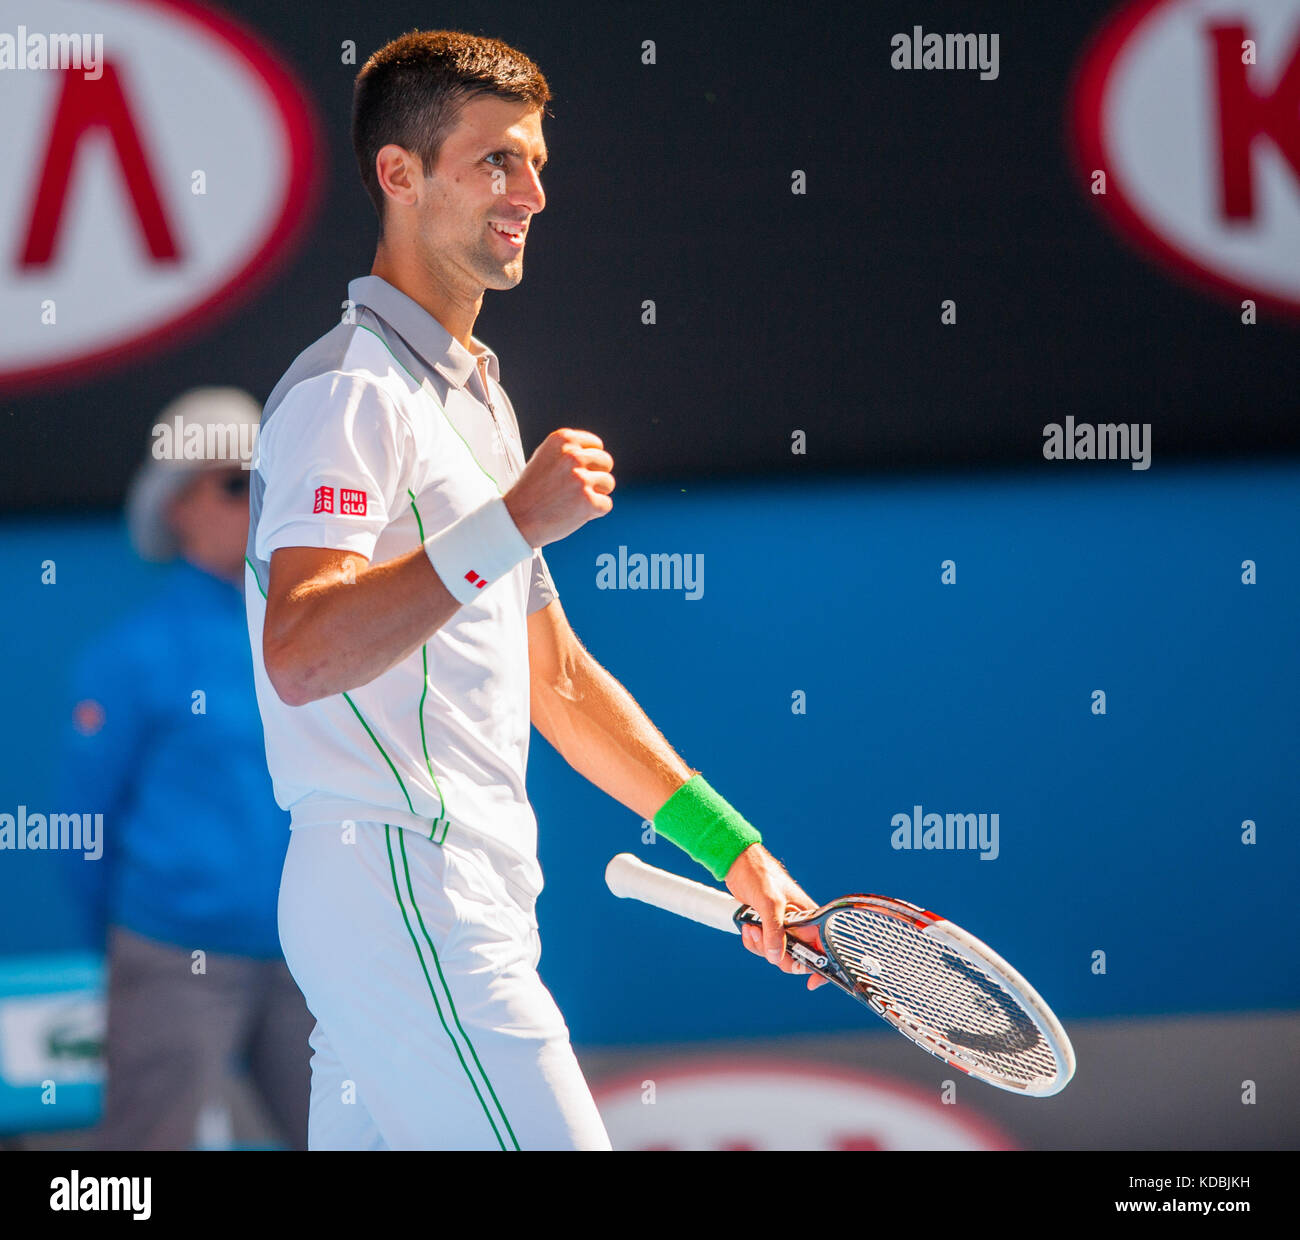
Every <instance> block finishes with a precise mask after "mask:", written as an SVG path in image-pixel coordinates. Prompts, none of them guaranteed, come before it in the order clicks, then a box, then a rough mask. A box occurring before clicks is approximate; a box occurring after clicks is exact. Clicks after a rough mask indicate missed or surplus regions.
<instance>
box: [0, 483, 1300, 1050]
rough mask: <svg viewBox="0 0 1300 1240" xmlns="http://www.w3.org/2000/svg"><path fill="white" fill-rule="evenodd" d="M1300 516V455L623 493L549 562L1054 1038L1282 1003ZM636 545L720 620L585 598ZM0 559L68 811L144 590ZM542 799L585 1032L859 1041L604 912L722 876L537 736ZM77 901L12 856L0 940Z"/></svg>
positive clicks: (757, 982)
mask: <svg viewBox="0 0 1300 1240" xmlns="http://www.w3.org/2000/svg"><path fill="white" fill-rule="evenodd" d="M1298 495H1300V466H1296V465H1294V464H1290V465H1288V464H1277V463H1264V462H1260V463H1249V464H1244V465H1236V466H1231V467H1227V466H1215V467H1204V468H1195V467H1181V468H1178V469H1161V468H1160V467H1159V466H1158V465H1157V466H1156V467H1153V468H1152V469H1151V470H1150V471H1148V472H1146V473H1142V472H1136V471H1131V470H1128V469H1126V468H1120V469H1115V468H1112V467H1108V466H1101V465H1098V466H1086V465H1085V466H1079V467H1074V468H1072V467H1070V466H1067V465H1062V466H1059V467H1055V466H1050V465H1044V467H1043V468H1042V469H1040V470H1038V471H1035V472H1034V473H1033V474H1032V475H1030V474H1004V475H982V476H975V475H968V476H961V477H958V476H952V475H947V476H943V477H939V476H934V477H926V476H906V477H903V476H898V477H894V478H891V479H883V480H882V479H843V480H836V479H830V480H825V479H824V480H821V481H819V482H817V483H810V484H808V485H806V486H796V485H793V484H781V485H773V484H764V483H746V484H734V485H733V484H728V485H717V484H714V485H710V486H695V485H689V486H688V488H687V489H686V490H684V491H683V490H682V489H681V488H680V487H677V486H672V487H666V486H655V487H652V486H646V485H637V484H630V485H628V486H626V487H620V488H619V490H618V492H617V493H616V503H615V508H614V511H613V513H612V514H611V515H610V516H609V517H607V518H604V519H603V520H600V521H597V522H594V523H591V524H589V525H587V526H586V527H584V529H583V530H581V531H580V532H579V533H578V534H576V535H575V536H574V537H572V538H570V539H569V540H567V541H566V542H564V543H562V544H560V545H557V546H554V547H551V548H549V549H548V559H549V561H550V563H551V566H552V569H553V571H554V574H555V576H556V579H557V583H558V585H559V589H560V593H561V598H562V601H563V604H564V607H565V610H566V612H567V613H568V615H569V618H570V620H571V621H572V623H573V626H574V628H575V629H576V630H577V632H578V634H579V635H580V636H581V637H582V638H583V639H584V641H585V642H586V644H587V645H588V647H589V649H591V651H592V652H593V653H594V654H595V655H596V657H597V658H599V659H600V660H601V661H602V662H603V663H605V665H606V666H607V667H608V668H609V669H610V670H611V671H612V672H613V673H614V674H615V675H616V676H617V677H618V678H619V679H620V680H622V681H623V683H624V684H626V685H627V687H628V688H629V689H630V690H631V692H632V693H633V695H634V696H635V697H636V698H637V699H638V700H639V701H640V702H641V704H642V705H643V706H644V707H645V709H646V711H647V713H648V714H649V715H650V717H651V718H652V719H653V720H654V721H655V722H656V723H657V724H658V725H659V726H660V728H661V729H662V730H663V731H664V733H665V735H666V736H667V737H668V738H669V740H670V741H671V742H672V743H673V744H674V746H675V747H676V748H677V749H678V750H679V751H680V752H681V753H682V755H683V756H684V757H685V759H686V760H687V761H688V762H689V763H690V764H691V765H693V766H695V767H697V768H699V769H702V770H703V771H704V772H705V774H706V776H707V777H708V778H709V779H710V781H711V782H712V783H713V784H714V785H715V786H716V787H717V788H718V789H719V790H720V791H722V792H723V794H724V795H725V796H727V797H728V798H729V799H730V800H732V801H733V802H734V803H735V804H736V805H737V806H738V807H739V808H740V809H741V810H742V811H743V812H744V813H745V814H746V815H747V816H748V817H749V818H750V819H751V820H752V821H753V822H754V823H755V824H756V825H757V826H758V827H759V828H760V829H761V830H762V831H763V832H764V833H765V836H766V838H767V841H768V843H769V844H770V846H771V847H772V848H773V850H774V851H775V852H776V853H777V854H778V855H779V856H780V857H782V858H783V859H784V860H785V861H786V863H787V864H788V865H789V867H790V868H791V870H792V872H793V873H794V874H795V876H796V877H797V878H798V879H799V880H800V882H801V883H802V884H803V885H804V886H805V887H806V888H807V889H808V890H809V891H810V893H811V894H813V895H814V896H815V897H817V898H820V899H829V898H832V897H833V896H836V895H840V894H843V893H844V892H845V891H849V890H868V891H879V892H883V893H887V894H891V895H897V896H901V897H902V898H904V899H910V900H912V901H914V902H916V903H918V904H923V905H925V906H927V907H929V908H932V909H935V910H936V911H938V912H940V913H943V914H944V915H946V916H949V917H951V918H952V919H953V920H955V921H958V922H959V923H961V924H963V925H964V926H966V927H967V928H968V929H969V930H971V931H972V932H973V933H975V934H977V935H979V936H980V937H982V938H985V939H986V940H987V941H988V942H990V943H991V944H992V945H993V946H994V947H995V948H996V949H997V950H999V951H1001V952H1002V953H1003V954H1004V955H1005V956H1006V957H1007V958H1008V959H1009V960H1010V961H1011V963H1012V964H1013V965H1015V966H1016V967H1017V968H1019V969H1020V970H1021V971H1022V972H1023V973H1025V974H1026V975H1027V976H1028V977H1029V978H1030V979H1031V980H1032V981H1033V982H1034V984H1035V985H1036V986H1037V987H1038V989H1039V990H1040V991H1041V992H1042V993H1043V995H1044V997H1045V998H1046V999H1047V1000H1048V1002H1049V1003H1051V1004H1052V1005H1053V1006H1054V1007H1055V1008H1056V1009H1057V1011H1058V1012H1059V1013H1060V1014H1061V1015H1062V1016H1063V1017H1065V1018H1067V1019H1068V1018H1070V1017H1080V1016H1115V1015H1125V1014H1141V1013H1156V1012H1175V1011H1176V1012H1196V1011H1226V1010H1233V1009H1260V1008H1294V1007H1297V1006H1300V970H1297V967H1296V965H1295V963H1294V951H1293V948H1292V945H1291V942H1290V939H1289V937H1288V936H1287V935H1286V933H1285V930H1286V928H1287V926H1288V925H1289V920H1284V915H1285V914H1286V913H1287V912H1289V908H1290V904H1291V902H1292V900H1293V897H1294V889H1295V878H1296V875H1297V873H1300V835H1298V834H1297V831H1296V821H1295V809H1294V807H1295V762H1296V755H1297V752H1300V744H1298V742H1300V724H1297V719H1296V708H1295V698H1296V694H1295V689H1296V685H1297V682H1298V677H1297V671H1298V670H1300V655H1298V654H1297V645H1296V617H1297V615H1300V580H1298V579H1297V573H1296V567H1297V565H1298V564H1300V545H1298V544H1300V533H1298V532H1297V522H1296V509H1297V503H1296V500H1297V496H1298ZM620 544H623V545H625V546H627V547H628V549H629V551H630V552H636V551H642V552H646V553H650V552H682V553H690V554H695V553H701V554H703V556H704V566H705V569H704V596H703V598H701V599H700V600H698V601H687V600H686V599H684V598H683V597H682V595H681V594H680V593H673V592H669V591H662V592H653V591H627V590H625V591H601V590H598V589H597V588H596V586H595V576H596V572H595V559H596V556H597V555H599V554H601V553H602V552H606V551H609V552H615V553H616V552H617V550H618V547H619V545H620ZM0 547H3V552H2V553H0V554H2V555H3V560H4V564H5V568H6V572H5V578H6V581H8V582H9V583H10V584H9V590H8V596H7V599H6V605H5V607H4V609H3V612H2V613H0V646H2V647H3V649H4V650H6V651H7V652H8V655H9V659H10V667H9V671H8V675H7V677H6V688H5V710H4V714H3V719H4V723H3V725H0V727H2V728H3V733H2V734H0V740H2V741H3V744H2V745H0V763H2V764H3V765H2V767H0V769H2V770H3V780H2V782H0V793H2V797H0V800H2V801H3V805H0V808H2V809H4V810H6V811H8V812H11V813H12V812H13V811H14V809H15V807H16V806H17V805H18V804H20V803H22V804H26V805H28V806H29V807H32V808H40V809H48V808H50V807H51V804H52V803H51V798H52V797H53V796H54V795H55V787H54V780H55V768H56V753H55V744H56V738H57V736H58V735H59V734H60V732H61V729H62V728H63V727H64V724H65V718H66V715H65V696H64V692H63V683H64V682H63V677H64V674H65V668H66V667H67V664H68V660H69V655H70V654H71V652H72V651H73V650H75V649H76V647H77V646H79V645H80V644H81V643H82V642H83V641H84V640H85V639H86V637H87V636H88V635H89V634H91V633H92V632H94V631H95V630H96V629H97V628H98V627H99V626H100V625H102V624H105V623H107V622H108V621H110V620H111V619H113V618H114V617H116V616H118V615H120V614H122V612H123V611H125V610H126V609H128V608H129V607H130V606H131V605H132V599H133V598H134V597H135V596H137V595H138V593H139V592H140V591H142V590H148V589H151V588H153V586H154V584H155V582H156V580H157V578H156V576H155V572H154V570H151V569H148V568H146V567H144V566H142V565H140V564H138V563H137V562H136V561H134V560H133V558H132V557H131V556H130V554H129V551H128V549H127V545H126V541H125V534H124V531H123V529H122V527H121V525H120V523H119V522H118V521H116V520H115V519H108V518H104V519H98V520H72V519H56V518H40V519H32V520H26V519H25V520H10V521H7V522H6V523H4V525H3V527H0ZM46 559H53V560H55V561H56V563H57V566H58V584H57V585H55V586H42V585H41V584H40V565H41V562H42V561H43V560H46ZM945 559H953V560H955V561H956V564H957V584H956V585H952V586H945V585H942V584H941V583H940V563H941V561H943V560H945ZM1245 559H1253V560H1255V561H1256V562H1257V564H1258V566H1259V567H1258V572H1259V584H1258V585H1255V586H1246V585H1243V584H1242V583H1241V562H1242V560H1245ZM1094 689H1104V690H1105V691H1106V694H1107V702H1108V710H1107V714H1106V715H1105V716H1101V717H1098V716H1094V715H1093V714H1092V713H1091V709H1090V706H1091V696H1090V695H1091V693H1092V691H1093V690H1094ZM795 690H803V691H804V692H805V693H806V695H807V714H806V715H804V716H797V715H795V714H793V713H792V711H791V695H792V693H793V692H794V691H795ZM213 775H214V778H219V770H218V769H216V768H215V765H214V772H213ZM530 784H531V788H532V795H533V800H534V804H535V806H536V808H537V812H538V817H539V820H540V825H541V839H542V844H541V855H542V862H543V865H544V868H545V871H546V876H547V890H546V892H545V893H544V895H543V897H542V900H541V903H540V906H539V915H540V918H541V923H542V932H543V942H544V945H545V949H544V954H543V959H542V972H543V976H544V977H545V978H546V980H547V981H548V983H549V985H550V986H551V988H552V990H553V992H554V993H555V995H556V998H557V999H558V1000H559V1002H560V1004H561V1007H562V1008H563V1010H564V1012H565V1014H566V1017H567V1018H568V1021H569V1025H570V1028H571V1030H572V1032H573V1035H574V1038H575V1040H576V1041H578V1042H580V1043H587V1044H592V1043H617V1042H622V1041H652V1040H656V1039H661V1038H665V1039H666V1038H674V1039H676V1038H695V1037H708V1036H713V1035H721V1034H725V1033H732V1032H735V1031H737V1030H743V1031H746V1032H753V1033H786V1032H796V1031H810V1032H811V1031H817V1030H825V1029H834V1028H841V1027H842V1028H854V1027H859V1026H860V1025H861V1015H860V1013H859V1012H858V1011H857V1010H856V1009H855V1007H854V1006H853V1005H852V1004H848V1003H844V1002H840V1001H839V1000H838V999H837V998H835V997H828V996H827V995H825V994H819V995H815V996H804V995H802V994H801V993H796V991H795V989H794V987H795V985H796V984H795V983H794V982H792V981H790V980H789V979H784V978H779V977H776V976H775V975H774V974H772V973H771V972H770V970H769V969H768V968H767V966H765V965H764V964H762V963H761V962H760V961H758V960H757V959H754V958H750V957H748V956H746V955H744V953H743V952H742V950H741V949H740V947H739V945H738V943H737V941H735V940H729V939H726V938H723V937H722V936H720V935H716V934H713V933H711V932H709V931H707V930H705V929H703V928H701V927H696V926H694V925H690V924H687V923H682V922H678V921H677V920H676V919H675V918H671V917H669V916H667V915H665V914H661V913H658V912H656V911H655V910H652V909H647V908H643V907H641V906H638V905H635V904H633V903H631V902H620V901H616V900H615V899H614V898H613V897H612V896H610V895H609V893H608V892H607V891H606V889H605V887H604V883H603V878H602V874H603V869H604V865H605V863H606V861H607V860H608V858H609V857H610V856H611V855H612V854H613V853H615V852H618V851H622V850H631V851H636V852H639V853H640V854H641V855H642V856H643V857H645V859H646V860H648V861H650V862H652V863H653V864H658V865H662V866H665V867H668V868H673V869H676V870H678V871H679V872H682V873H686V874H690V875H691V876H693V877H701V878H702V877H705V876H704V874H703V871H701V870H699V869H698V868H697V867H695V866H694V865H693V863H691V862H690V860H689V859H688V858H687V857H686V856H685V854H683V853H680V852H679V851H678V850H677V849H675V848H674V847H673V846H672V845H671V844H669V843H667V842H665V841H660V842H659V843H658V844H655V845H653V846H650V847H646V846H643V845H642V844H641V841H640V827H641V824H640V821H639V819H638V818H637V817H636V816H635V815H633V814H632V813H631V812H630V811H628V810H626V809H624V808H623V807H622V806H620V805H618V804H617V803H615V802H614V801H612V800H611V799H609V798H608V797H606V796H605V795H604V794H603V793H601V792H599V791H598V790H597V789H595V788H593V787H592V786H590V785H588V784H586V783H585V781H583V780H582V779H581V778H580V777H579V776H577V775H576V774H574V773H573V772H572V771H571V770H569V768H568V767H567V766H566V765H565V764H564V762H563V761H562V760H561V759H559V758H558V757H557V756H556V755H555V754H554V752H553V751H551V750H550V748H549V746H548V745H547V744H546V743H545V742H544V741H543V740H541V738H540V737H539V736H538V735H537V734H536V733H534V744H533V754H532V759H531V765H530ZM915 804H920V805H922V806H923V807H924V808H925V809H926V810H927V811H929V810H934V811H936V812H939V813H946V812H967V811H969V812H988V813H993V812H996V813H998V814H999V815H1000V826H1001V838H1000V848H1001V855H1000V856H999V857H998V859H997V860H995V861H981V860H980V859H979V857H978V855H977V854H975V853H971V852H955V853H945V852H933V851H932V852H896V851H894V850H893V849H892V848H891V847H890V834H891V826H890V819H891V817H892V816H893V815H894V814H895V813H899V812H909V813H910V811H911V808H912V806H913V805H915ZM55 808H66V809H77V808H78V807H76V806H68V807H62V806H58V807H55ZM1247 818H1249V819H1253V820H1254V821H1255V822H1257V823H1258V829H1259V842H1258V843H1257V844H1256V845H1254V846H1253V847H1247V846H1243V844H1242V843H1241V842H1240V835H1241V823H1242V821H1243V820H1244V819H1247ZM65 912H66V904H65V903H64V897H63V895H62V892H61V890H60V888H59V887H58V883H57V879H56V877H55V871H54V866H53V865H52V864H51V858H50V857H49V856H47V855H39V854H35V855H34V854H19V853H0V951H2V952H3V953H4V954H7V955H19V954H23V955H25V954H29V953H32V952H35V951H42V950H47V949H49V950H55V949H63V948H69V947H76V946H78V944H77V942H76V940H75V937H74V932H73V930H72V929H71V921H70V919H69V918H67V917H66V916H65ZM1097 949H1101V950H1104V951H1105V952H1106V953H1107V972H1106V974H1105V975H1104V976H1097V975H1094V974H1093V973H1092V972H1091V970H1090V965H1091V960H1092V957H1091V953H1092V952H1093V951H1094V950H1097Z"/></svg>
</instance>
